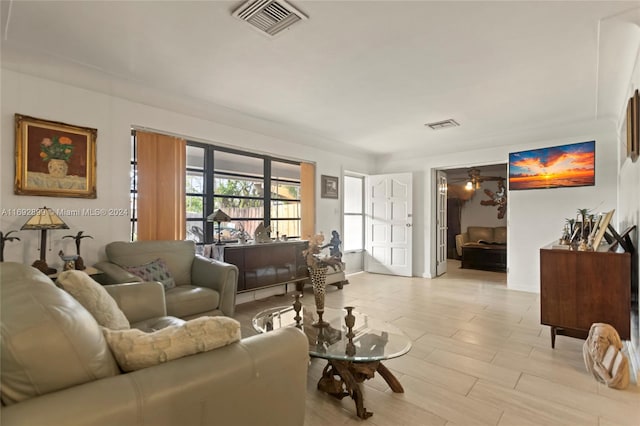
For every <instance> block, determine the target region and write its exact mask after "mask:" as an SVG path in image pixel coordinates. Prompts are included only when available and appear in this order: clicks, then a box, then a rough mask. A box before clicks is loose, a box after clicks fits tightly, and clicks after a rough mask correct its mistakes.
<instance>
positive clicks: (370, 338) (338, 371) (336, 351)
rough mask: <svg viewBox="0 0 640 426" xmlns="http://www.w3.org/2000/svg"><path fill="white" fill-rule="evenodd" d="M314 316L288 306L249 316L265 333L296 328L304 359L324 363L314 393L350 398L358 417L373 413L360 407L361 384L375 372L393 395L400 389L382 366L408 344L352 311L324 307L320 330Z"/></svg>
mask: <svg viewBox="0 0 640 426" xmlns="http://www.w3.org/2000/svg"><path fill="white" fill-rule="evenodd" d="M317 319H318V315H317V313H316V312H315V309H314V308H313V307H309V308H307V307H304V306H303V307H302V308H301V310H300V311H299V312H296V311H295V310H294V308H293V307H291V306H282V307H277V308H271V309H266V310H264V311H262V312H259V313H258V314H257V315H256V316H255V317H253V321H252V323H253V328H254V329H255V330H256V331H257V332H259V333H266V332H268V331H271V330H275V329H278V328H282V327H297V328H299V329H300V330H302V331H303V332H304V334H305V335H306V336H307V339H308V340H309V355H310V356H312V357H316V358H322V359H325V360H327V365H326V366H325V367H324V370H323V372H322V377H321V378H320V381H319V382H318V389H319V390H322V391H324V392H326V393H328V394H329V395H332V396H334V397H336V398H338V399H342V398H344V397H345V396H350V397H351V398H352V399H353V400H354V401H355V404H356V412H357V415H358V417H360V418H362V419H366V418H368V417H370V416H371V415H372V414H373V413H372V412H370V411H367V409H366V408H365V407H364V400H363V394H362V389H361V388H360V384H361V383H362V382H364V381H365V380H367V379H371V378H373V377H374V373H375V372H378V373H379V374H380V376H381V377H382V378H383V379H384V380H385V381H386V382H387V384H388V385H389V387H390V388H391V390H392V391H393V392H397V393H402V392H404V389H403V388H402V385H401V384H400V382H399V381H398V379H397V378H396V377H395V376H394V375H393V374H392V373H391V371H389V369H387V367H385V366H384V365H383V364H382V361H384V360H386V359H391V358H397V357H399V356H402V355H404V354H406V353H407V352H409V350H410V349H411V340H409V338H408V337H407V336H405V335H404V333H402V331H400V330H399V329H398V328H396V327H394V326H393V325H391V324H389V323H387V322H384V321H379V320H376V319H374V318H371V317H369V316H367V315H365V314H362V313H360V312H357V311H355V310H353V308H345V309H328V308H325V310H324V314H323V319H324V320H325V321H326V322H327V323H328V324H327V325H325V326H316V325H314V323H315V322H316V321H317Z"/></svg>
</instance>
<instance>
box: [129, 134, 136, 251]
mask: <svg viewBox="0 0 640 426" xmlns="http://www.w3.org/2000/svg"><path fill="white" fill-rule="evenodd" d="M129 177H130V179H131V185H130V187H129V202H130V209H129V211H130V212H131V235H130V238H131V241H136V240H137V239H138V214H137V211H136V208H137V207H138V159H137V144H136V132H135V131H132V132H131V168H130V171H129Z"/></svg>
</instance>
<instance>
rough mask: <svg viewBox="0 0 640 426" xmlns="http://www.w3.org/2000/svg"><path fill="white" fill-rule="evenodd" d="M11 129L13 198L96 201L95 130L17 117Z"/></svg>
mask: <svg viewBox="0 0 640 426" xmlns="http://www.w3.org/2000/svg"><path fill="white" fill-rule="evenodd" d="M15 126H16V127H15V130H16V175H15V182H14V192H15V193H16V194H19V195H44V196H52V197H80V198H96V138H97V134H98V131H97V130H96V129H92V128H89V127H80V126H74V125H71V124H65V123H60V122H56V121H48V120H43V119H39V118H34V117H28V116H26V115H20V114H16V115H15Z"/></svg>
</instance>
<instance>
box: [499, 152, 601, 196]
mask: <svg viewBox="0 0 640 426" xmlns="http://www.w3.org/2000/svg"><path fill="white" fill-rule="evenodd" d="M595 158H596V141H589V142H580V143H573V144H569V145H560V146H554V147H550V148H540V149H532V150H529V151H520V152H512V153H509V190H519V189H542V188H566V187H572V186H593V185H595V184H596V163H595Z"/></svg>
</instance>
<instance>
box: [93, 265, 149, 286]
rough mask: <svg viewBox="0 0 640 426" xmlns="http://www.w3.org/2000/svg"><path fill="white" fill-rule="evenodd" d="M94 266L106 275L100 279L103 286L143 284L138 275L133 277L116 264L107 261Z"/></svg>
mask: <svg viewBox="0 0 640 426" xmlns="http://www.w3.org/2000/svg"><path fill="white" fill-rule="evenodd" d="M94 266H95V267H96V268H97V269H99V270H100V271H102V272H103V273H104V274H102V275H101V277H100V281H101V282H102V284H122V283H133V282H142V278H140V277H138V276H137V275H133V274H132V273H131V272H128V271H127V270H125V269H123V268H122V267H120V266H118V265H116V264H115V263H111V262H109V261H106V260H105V261H102V262H98V263H96V264H95V265H94Z"/></svg>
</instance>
